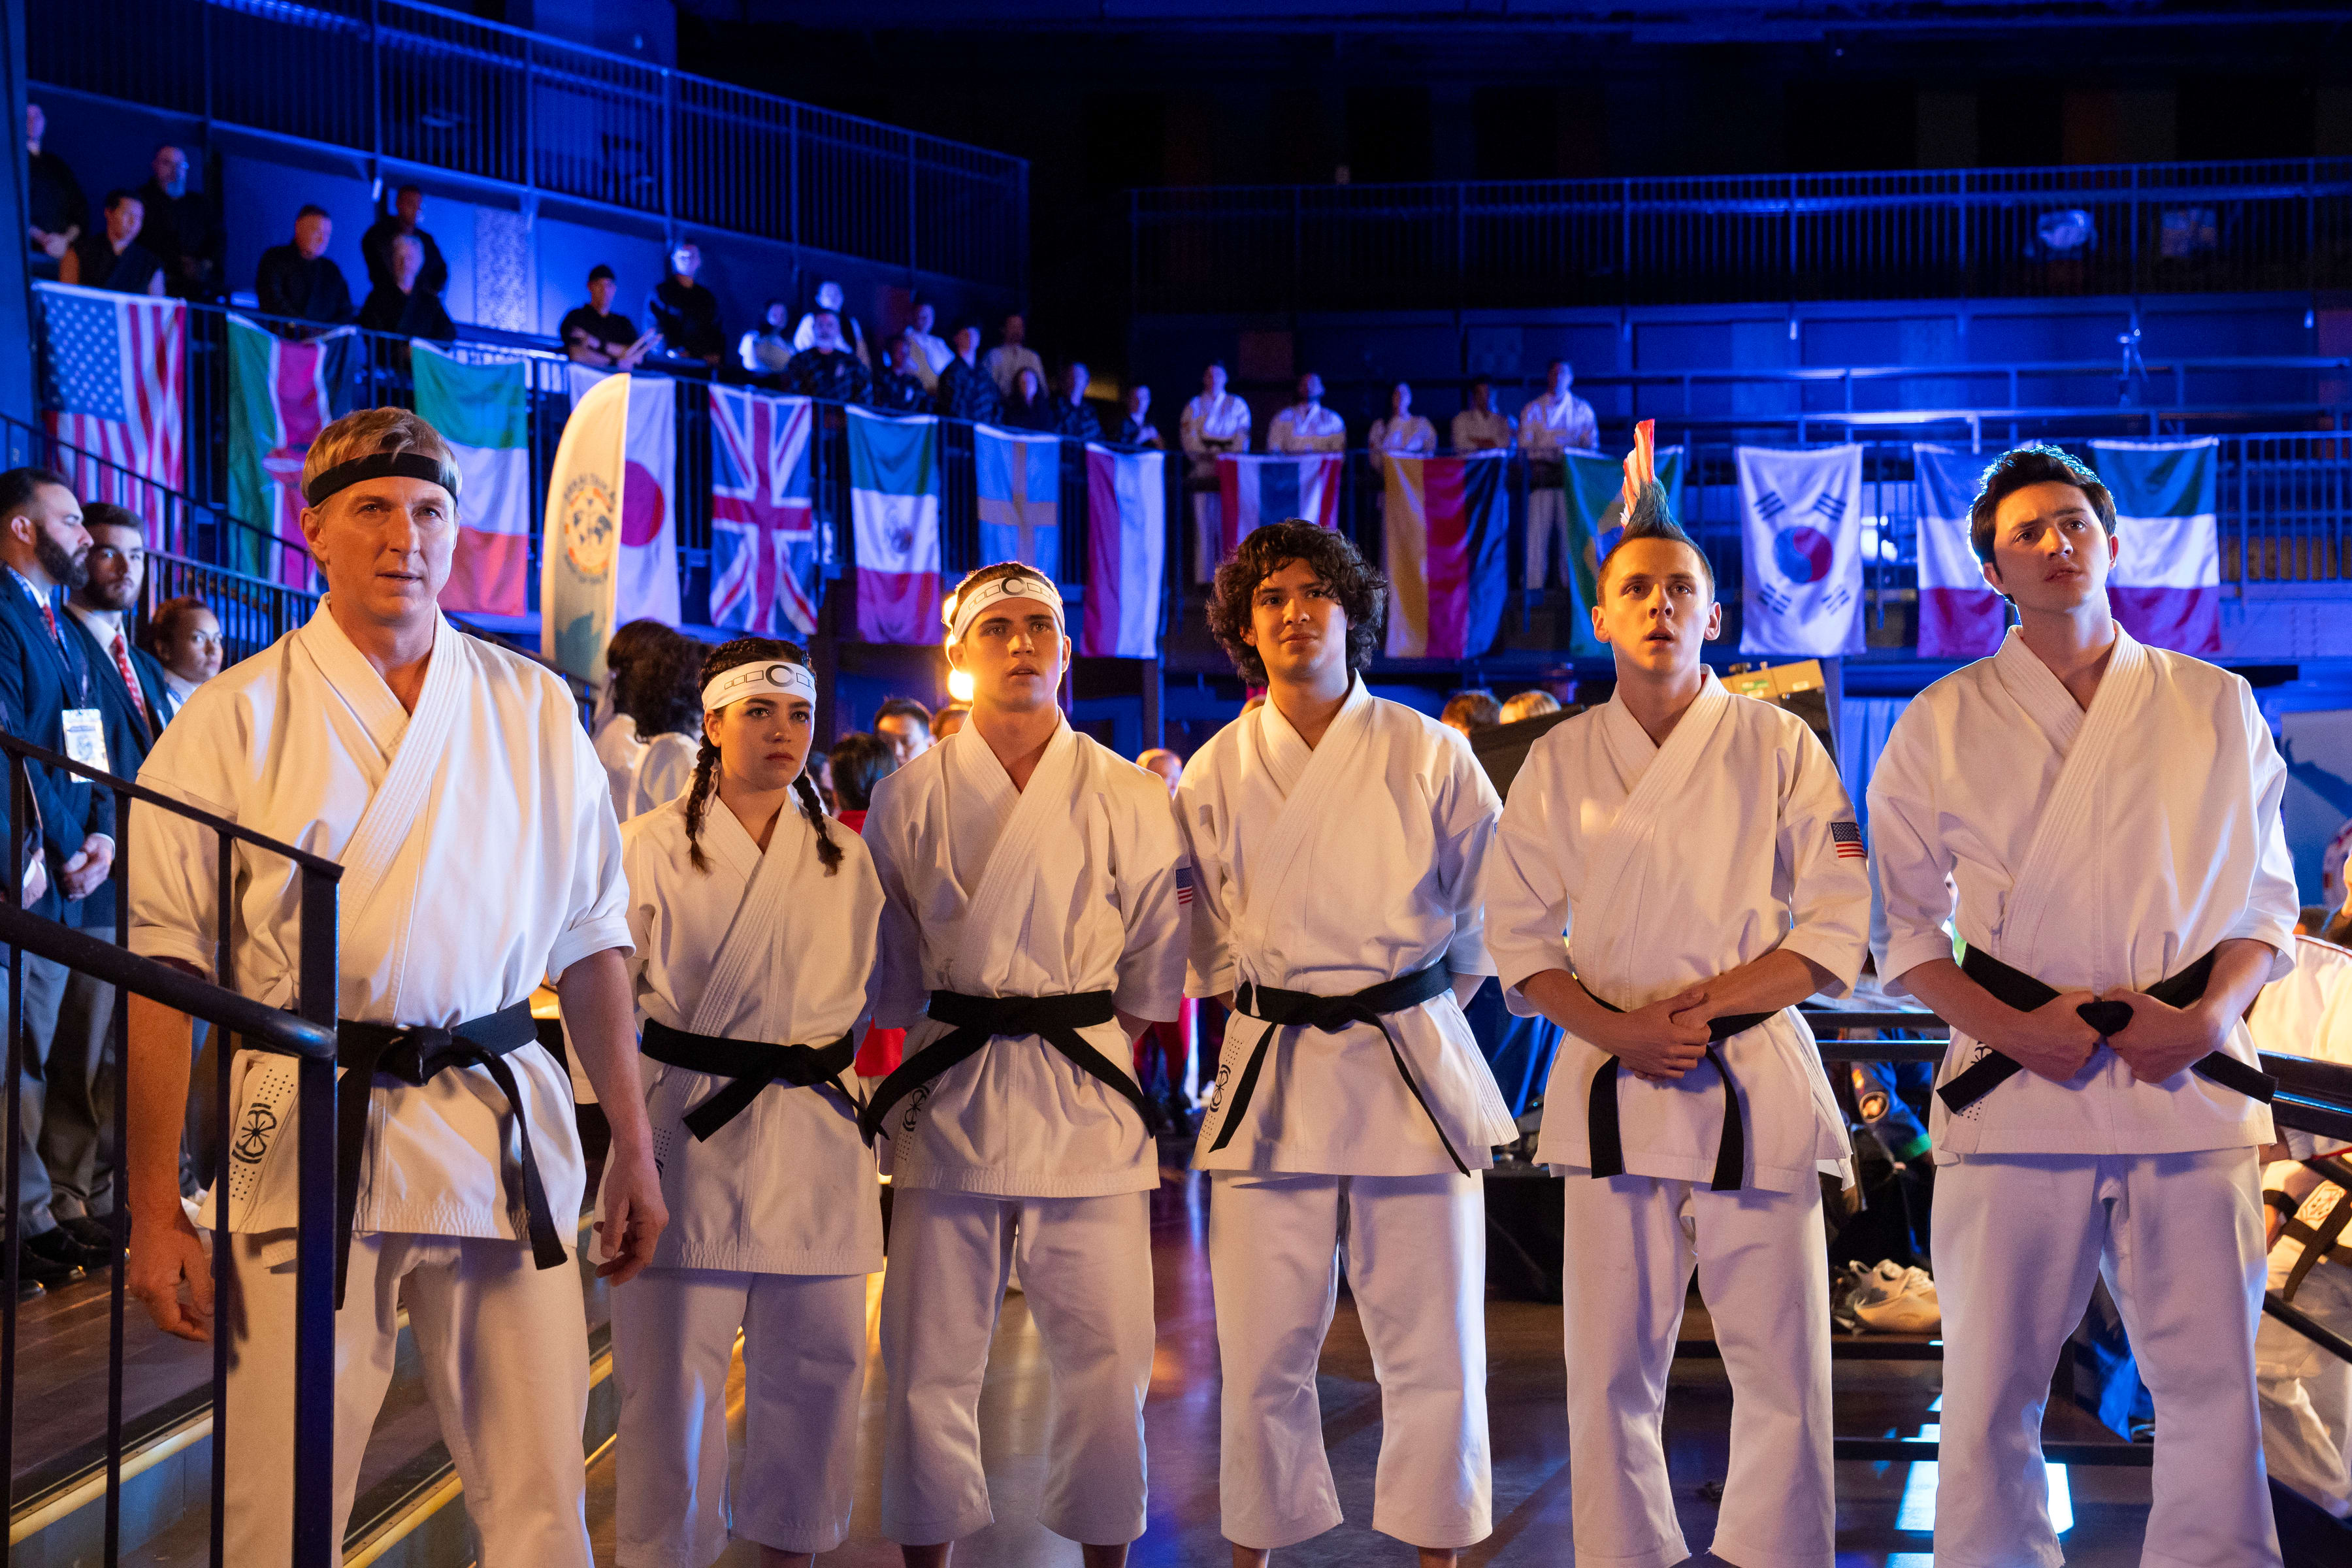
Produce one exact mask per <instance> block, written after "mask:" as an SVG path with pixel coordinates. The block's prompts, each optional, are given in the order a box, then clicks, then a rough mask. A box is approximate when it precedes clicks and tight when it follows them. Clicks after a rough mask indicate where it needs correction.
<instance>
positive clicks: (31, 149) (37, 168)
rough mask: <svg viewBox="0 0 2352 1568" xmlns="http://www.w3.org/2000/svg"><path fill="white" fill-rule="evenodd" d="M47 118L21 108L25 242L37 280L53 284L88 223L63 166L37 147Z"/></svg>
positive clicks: (32, 107)
mask: <svg viewBox="0 0 2352 1568" xmlns="http://www.w3.org/2000/svg"><path fill="white" fill-rule="evenodd" d="M48 128H49V117H48V115H47V114H46V113H45V112H43V111H42V109H41V106H40V105H39V104H37V103H28V104H26V105H25V175H26V182H25V220H26V221H25V237H26V241H27V242H28V243H29V244H30V246H31V251H30V255H29V257H28V259H29V261H30V262H31V265H32V269H33V276H34V277H36V278H55V277H56V276H57V275H58V266H59V265H60V264H61V263H63V262H64V260H65V258H66V250H67V247H69V246H71V245H72V244H73V242H74V241H75V240H77V239H79V238H80V237H81V231H82V228H83V226H85V225H87V224H88V223H89V200H88V199H87V198H85V197H84V196H83V195H82V194H81V182H80V181H79V180H77V179H75V178H74V173H73V171H72V170H71V169H69V168H68V167H66V161H65V160H64V159H63V158H60V157H58V155H57V154H56V153H52V152H49V151H48V150H47V149H46V148H44V147H43V146H42V145H41V139H42V138H43V137H44V136H46V135H47V133H48Z"/></svg>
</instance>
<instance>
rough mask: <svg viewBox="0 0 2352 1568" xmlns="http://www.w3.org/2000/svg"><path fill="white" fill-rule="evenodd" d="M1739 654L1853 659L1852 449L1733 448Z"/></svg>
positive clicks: (1856, 617)
mask: <svg viewBox="0 0 2352 1568" xmlns="http://www.w3.org/2000/svg"><path fill="white" fill-rule="evenodd" d="M1738 456H1739V514H1740V523H1741V533H1742V537H1743V541H1744V542H1745V545H1746V552H1747V564H1748V587H1747V592H1746V594H1745V595H1744V597H1743V599H1742V601H1741V609H1742V615H1741V617H1740V630H1739V649H1740V651H1741V652H1742V653H1763V654H1793V655H1796V656H1798V657H1800V658H1835V657H1837V656H1839V655H1841V654H1854V653H1860V652H1862V651H1863V647H1864V643H1863V631H1862V521H1863V493H1862V448H1861V447H1859V446H1847V447H1822V448H1819V449H1817V450H1813V451H1805V452H1783V451H1777V450H1774V449H1772V448H1769V447H1740V448H1739V454H1738Z"/></svg>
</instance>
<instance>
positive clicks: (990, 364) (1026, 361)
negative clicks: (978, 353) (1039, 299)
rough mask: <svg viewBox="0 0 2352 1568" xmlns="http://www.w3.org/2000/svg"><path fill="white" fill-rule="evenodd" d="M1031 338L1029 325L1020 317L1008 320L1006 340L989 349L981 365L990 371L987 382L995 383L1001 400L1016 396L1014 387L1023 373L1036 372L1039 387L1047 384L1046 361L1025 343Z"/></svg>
mask: <svg viewBox="0 0 2352 1568" xmlns="http://www.w3.org/2000/svg"><path fill="white" fill-rule="evenodd" d="M1028 335H1029V323H1028V322H1026V321H1023V320H1022V319H1021V318H1020V317H1019V316H1007V317H1005V318H1004V341H1003V342H1001V343H999V344H997V345H996V346H995V347H994V348H992V349H991V350H989V351H988V357H987V358H986V359H984V360H982V361H981V362H980V367H981V369H982V370H984V371H986V372H988V379H989V380H991V381H992V382H994V383H996V391H997V395H999V396H1000V397H1010V396H1012V395H1013V383H1014V382H1016V381H1018V380H1019V379H1020V377H1021V373H1022V372H1023V371H1024V370H1034V371H1035V372H1036V373H1037V384H1038V385H1039V386H1043V385H1045V361H1044V360H1041V359H1039V358H1038V357H1037V351H1036V350H1035V349H1033V348H1030V347H1028V346H1026V345H1025V344H1024V342H1022V340H1023V339H1024V338H1026V337H1027V336H1028Z"/></svg>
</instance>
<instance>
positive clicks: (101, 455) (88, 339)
mask: <svg viewBox="0 0 2352 1568" xmlns="http://www.w3.org/2000/svg"><path fill="white" fill-rule="evenodd" d="M33 289H34V295H35V303H36V307H37V314H38V317H39V320H40V360H41V407H42V410H43V412H44V415H45V417H46V419H47V425H48V428H49V433H50V434H51V435H52V436H54V437H57V439H58V442H59V444H60V445H61V446H63V447H67V448H70V449H69V450H65V451H60V452H59V453H58V458H59V462H58V467H59V468H62V469H63V470H64V471H65V475H66V478H67V479H70V480H71V481H72V482H73V487H74V491H75V493H76V494H77V495H79V496H80V497H81V499H82V500H106V501H112V502H114V503H115V504H116V505H118V506H124V507H129V508H130V509H131V510H133V511H135V512H138V513H140V514H141V515H142V516H144V517H148V518H151V519H153V518H155V517H156V516H158V514H159V513H160V512H161V511H162V510H163V498H161V497H160V496H156V495H154V494H153V493H152V489H153V488H154V487H161V488H163V489H172V490H176V489H182V488H183V483H182V480H183V476H184V470H183V468H182V466H181V464H182V447H181V441H180V404H181V399H182V397H183V396H184V394H185V392H186V388H187V362H188V326H187V307H186V306H184V305H183V304H182V303H181V302H180V301H179V300H158V299H154V298H152V297H150V296H147V295H142V294H114V293H109V292H108V291H106V290H104V289H78V288H71V287H68V286H67V285H65V284H62V283H36V284H35V285H34V286H33ZM141 480H145V481H148V482H147V483H144V484H142V483H141V482H140V481H141Z"/></svg>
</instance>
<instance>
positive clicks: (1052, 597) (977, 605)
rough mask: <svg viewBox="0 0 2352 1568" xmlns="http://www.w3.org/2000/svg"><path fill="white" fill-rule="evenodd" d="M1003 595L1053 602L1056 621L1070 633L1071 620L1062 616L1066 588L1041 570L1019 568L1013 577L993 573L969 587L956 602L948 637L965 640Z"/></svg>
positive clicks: (1051, 603)
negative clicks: (1024, 570)
mask: <svg viewBox="0 0 2352 1568" xmlns="http://www.w3.org/2000/svg"><path fill="white" fill-rule="evenodd" d="M1003 599H1035V600H1037V601H1038V602H1039V603H1041V604H1044V605H1049V606H1051V607H1052V609H1053V612H1054V625H1055V627H1057V628H1059V629H1061V630H1062V631H1063V632H1064V634H1065V635H1067V631H1068V623H1067V622H1066V621H1065V620H1064V618H1063V616H1062V592H1061V590H1060V589H1058V588H1056V587H1055V586H1054V583H1053V579H1052V578H1050V577H1047V576H1046V575H1045V574H1043V573H1038V572H1016V573H1014V574H1012V575H1011V576H1009V577H992V578H990V579H989V580H988V581H987V582H985V583H982V584H979V585H978V586H976V587H972V588H967V589H966V590H964V592H963V594H962V595H960V596H959V597H958V598H957V600H956V602H955V619H954V620H953V621H951V622H950V623H949V627H948V641H949V642H950V643H960V642H961V641H963V635H964V633H966V632H968V631H970V630H971V623H972V622H974V621H976V620H978V619H979V618H980V613H981V612H982V610H984V609H986V608H988V606H989V605H993V604H995V603H997V602H998V601H1000V600H1003Z"/></svg>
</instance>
